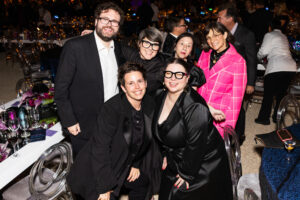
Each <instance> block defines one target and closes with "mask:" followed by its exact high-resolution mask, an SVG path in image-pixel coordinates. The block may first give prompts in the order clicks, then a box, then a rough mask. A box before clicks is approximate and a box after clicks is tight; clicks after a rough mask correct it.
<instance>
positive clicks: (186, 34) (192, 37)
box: [174, 32, 195, 55]
mask: <svg viewBox="0 0 300 200" xmlns="http://www.w3.org/2000/svg"><path fill="white" fill-rule="evenodd" d="M184 37H189V38H191V39H192V41H193V48H192V52H191V55H193V54H194V49H195V38H194V36H193V35H192V34H191V33H188V32H185V33H182V34H180V35H179V36H178V37H177V38H176V41H175V46H174V48H175V47H176V45H177V43H178V41H179V40H181V39H182V38H184Z"/></svg>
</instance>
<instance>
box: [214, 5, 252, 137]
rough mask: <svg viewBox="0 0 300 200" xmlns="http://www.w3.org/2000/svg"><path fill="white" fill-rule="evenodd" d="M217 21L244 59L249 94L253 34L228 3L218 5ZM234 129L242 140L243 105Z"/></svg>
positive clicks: (243, 124)
mask: <svg viewBox="0 0 300 200" xmlns="http://www.w3.org/2000/svg"><path fill="white" fill-rule="evenodd" d="M218 22H220V23H222V24H223V25H224V26H225V27H226V28H227V29H228V30H229V31H230V32H231V34H232V35H233V36H234V38H235V42H234V44H233V45H234V47H235V48H236V50H237V52H238V53H239V54H241V56H243V58H244V59H245V60H246V65H247V80H248V81H247V87H246V94H248V95H250V94H252V93H253V92H254V86H255V79H256V69H257V66H256V65H257V61H256V60H257V59H256V43H255V36H254V34H253V33H252V32H251V31H250V30H249V29H248V28H246V27H245V26H243V25H242V24H240V23H238V12H237V10H236V8H235V7H234V6H233V5H232V4H230V3H226V4H222V5H220V6H219V11H218ZM236 131H237V132H238V134H239V136H240V142H242V141H243V138H244V137H245V110H244V109H243V107H242V108H241V111H240V115H239V119H238V121H237V124H236Z"/></svg>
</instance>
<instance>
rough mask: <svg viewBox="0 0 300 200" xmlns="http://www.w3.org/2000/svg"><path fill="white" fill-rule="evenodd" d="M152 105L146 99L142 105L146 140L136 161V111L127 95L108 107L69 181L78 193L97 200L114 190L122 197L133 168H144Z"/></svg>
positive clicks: (149, 139) (149, 135)
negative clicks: (132, 147)
mask: <svg viewBox="0 0 300 200" xmlns="http://www.w3.org/2000/svg"><path fill="white" fill-rule="evenodd" d="M152 105H153V101H152V100H151V99H150V98H149V97H148V96H145V97H144V99H143V103H142V110H143V113H144V122H145V133H144V140H143V144H142V146H141V149H140V150H139V153H138V154H137V155H136V157H135V160H132V156H130V145H131V137H132V131H131V129H132V121H131V120H132V119H131V116H132V115H131V113H132V112H131V111H132V109H133V108H132V107H131V105H130V103H129V102H128V100H127V98H126V95H125V94H124V93H122V94H118V95H116V96H114V97H113V98H111V99H110V100H108V101H107V102H106V103H105V104H104V106H103V108H102V110H101V113H100V114H99V115H98V120H97V132H96V133H95V134H94V135H93V137H92V138H91V139H90V140H89V141H88V143H87V144H86V145H85V146H84V148H83V149H82V150H81V151H80V152H79V154H78V156H77V157H76V160H75V162H74V164H73V165H72V168H71V171H70V173H69V175H68V176H67V182H68V184H69V186H70V187H71V190H72V191H73V192H74V193H76V194H80V195H81V196H82V197H84V198H85V199H86V200H95V199H97V198H98V196H99V194H101V193H105V192H107V191H110V190H113V192H114V194H116V195H118V194H119V191H120V189H121V187H122V185H123V182H124V180H125V179H126V178H127V175H128V173H129V170H130V168H131V167H132V166H134V167H136V168H140V166H141V162H142V160H143V158H144V156H145V154H146V152H147V151H148V148H149V145H150V143H151V140H152V134H151V122H152V116H153V106H152ZM140 170H142V169H140ZM146 174H147V173H146Z"/></svg>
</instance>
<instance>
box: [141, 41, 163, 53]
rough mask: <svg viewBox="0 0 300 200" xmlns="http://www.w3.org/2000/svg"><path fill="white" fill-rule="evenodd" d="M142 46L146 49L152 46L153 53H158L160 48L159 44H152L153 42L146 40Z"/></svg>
mask: <svg viewBox="0 0 300 200" xmlns="http://www.w3.org/2000/svg"><path fill="white" fill-rule="evenodd" d="M142 46H143V47H144V48H146V49H148V48H149V47H150V46H151V47H152V50H153V51H158V50H159V48H160V44H159V43H151V42H149V41H146V40H142Z"/></svg>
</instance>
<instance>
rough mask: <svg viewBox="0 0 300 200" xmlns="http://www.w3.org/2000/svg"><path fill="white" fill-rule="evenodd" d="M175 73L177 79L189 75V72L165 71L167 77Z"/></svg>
mask: <svg viewBox="0 0 300 200" xmlns="http://www.w3.org/2000/svg"><path fill="white" fill-rule="evenodd" d="M173 74H174V75H175V78H176V79H183V77H184V76H187V75H188V74H187V73H184V72H171V71H164V76H165V78H172V76H173Z"/></svg>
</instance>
